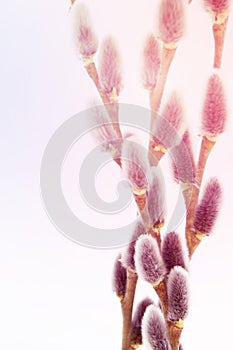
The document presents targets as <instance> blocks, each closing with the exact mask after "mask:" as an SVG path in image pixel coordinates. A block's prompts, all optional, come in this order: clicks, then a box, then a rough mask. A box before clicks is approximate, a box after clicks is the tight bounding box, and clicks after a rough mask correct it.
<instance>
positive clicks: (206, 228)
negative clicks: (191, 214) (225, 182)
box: [194, 178, 222, 235]
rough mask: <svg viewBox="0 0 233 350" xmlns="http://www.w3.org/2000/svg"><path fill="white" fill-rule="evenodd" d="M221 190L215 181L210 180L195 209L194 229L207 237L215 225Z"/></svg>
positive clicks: (213, 179)
mask: <svg viewBox="0 0 233 350" xmlns="http://www.w3.org/2000/svg"><path fill="white" fill-rule="evenodd" d="M221 195H222V190H221V187H220V184H219V182H218V180H217V179H215V178H212V179H211V180H210V181H209V183H208V184H207V186H206V188H205V190H204V195H203V197H202V199H201V202H200V204H199V205H198V207H197V210H196V214H195V219H194V229H195V230H196V231H198V232H200V233H202V234H205V235H209V234H210V233H211V231H212V229H213V226H214V224H215V221H216V218H217V215H218V212H219V206H220V202H221Z"/></svg>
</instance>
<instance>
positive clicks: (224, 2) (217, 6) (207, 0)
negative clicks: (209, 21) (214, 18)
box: [204, 0, 231, 13]
mask: <svg viewBox="0 0 233 350" xmlns="http://www.w3.org/2000/svg"><path fill="white" fill-rule="evenodd" d="M230 5H231V1H230V0H204V6H205V9H206V10H207V11H208V12H209V11H211V12H215V13H223V12H225V11H227V10H228V9H229V8H230Z"/></svg>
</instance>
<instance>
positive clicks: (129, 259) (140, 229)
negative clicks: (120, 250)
mask: <svg viewBox="0 0 233 350" xmlns="http://www.w3.org/2000/svg"><path fill="white" fill-rule="evenodd" d="M145 233H146V227H145V226H144V224H143V223H142V221H141V220H139V221H138V222H137V223H136V226H135V229H134V233H133V236H132V239H131V242H130V243H129V245H128V247H127V248H126V250H125V252H124V254H123V255H122V264H123V266H124V267H125V268H129V269H131V270H135V261H134V254H135V244H136V241H137V239H138V238H139V237H140V236H141V235H144V234H145Z"/></svg>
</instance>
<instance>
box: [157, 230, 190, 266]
mask: <svg viewBox="0 0 233 350" xmlns="http://www.w3.org/2000/svg"><path fill="white" fill-rule="evenodd" d="M162 257H163V261H164V264H165V266H166V268H167V271H170V270H171V269H173V267H175V266H181V267H183V268H184V269H186V270H187V268H188V266H187V265H188V263H187V262H188V257H187V250H185V249H184V246H183V244H182V241H181V238H180V237H179V235H178V234H177V233H176V232H169V233H167V234H166V236H165V238H164V240H163V245H162Z"/></svg>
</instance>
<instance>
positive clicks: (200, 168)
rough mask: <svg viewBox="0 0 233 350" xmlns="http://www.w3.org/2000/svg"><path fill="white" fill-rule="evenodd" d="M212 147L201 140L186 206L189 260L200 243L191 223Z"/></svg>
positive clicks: (206, 139) (212, 142) (210, 141)
mask: <svg viewBox="0 0 233 350" xmlns="http://www.w3.org/2000/svg"><path fill="white" fill-rule="evenodd" d="M214 145H215V141H212V140H209V139H208V138H207V137H205V136H204V137H203V138H202V143H201V149H200V153H199V159H198V164H197V175H196V185H193V186H192V187H191V190H190V200H189V204H188V206H187V212H186V229H185V236H186V241H187V246H188V250H189V256H190V258H191V256H192V255H193V253H194V251H195V249H196V248H197V246H198V245H199V243H200V239H199V238H198V237H197V236H196V233H195V232H194V231H193V221H194V218H195V213H196V208H197V204H198V199H199V193H200V188H201V184H202V179H203V175H204V170H205V166H206V163H207V160H208V158H209V155H210V152H211V150H212V148H213V147H214ZM186 203H187V201H186Z"/></svg>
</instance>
